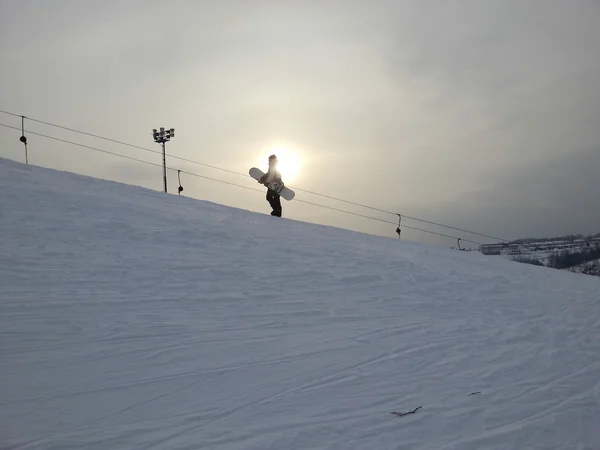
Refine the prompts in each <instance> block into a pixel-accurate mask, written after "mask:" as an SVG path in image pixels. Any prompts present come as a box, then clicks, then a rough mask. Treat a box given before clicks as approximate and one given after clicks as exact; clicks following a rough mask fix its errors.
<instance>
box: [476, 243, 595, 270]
mask: <svg viewBox="0 0 600 450" xmlns="http://www.w3.org/2000/svg"><path fill="white" fill-rule="evenodd" d="M479 250H480V251H481V253H483V254H484V255H500V256H504V257H506V258H508V259H510V260H513V261H517V262H521V263H527V264H533V265H537V266H546V267H552V268H555V269H570V268H577V267H579V268H580V269H579V270H574V271H577V272H580V273H585V274H589V275H598V273H597V272H598V271H597V270H596V265H595V264H596V263H595V262H596V261H597V260H600V233H598V234H595V235H590V236H584V235H582V234H574V235H567V236H560V237H553V238H526V239H518V240H515V241H512V242H507V243H501V244H487V245H482V246H481V247H480V248H479Z"/></svg>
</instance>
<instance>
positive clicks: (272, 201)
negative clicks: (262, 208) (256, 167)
mask: <svg viewBox="0 0 600 450" xmlns="http://www.w3.org/2000/svg"><path fill="white" fill-rule="evenodd" d="M258 182H259V183H261V184H264V185H265V186H267V201H268V202H269V205H271V208H272V209H273V211H271V215H272V216H277V217H281V213H282V208H281V196H280V195H279V193H278V192H277V191H276V190H274V189H271V187H270V186H269V184H271V183H281V184H283V181H282V180H281V174H280V173H279V171H278V170H277V156H275V155H271V156H269V170H267V173H265V174H264V175H263V176H262V177H261V178H260V180H258Z"/></svg>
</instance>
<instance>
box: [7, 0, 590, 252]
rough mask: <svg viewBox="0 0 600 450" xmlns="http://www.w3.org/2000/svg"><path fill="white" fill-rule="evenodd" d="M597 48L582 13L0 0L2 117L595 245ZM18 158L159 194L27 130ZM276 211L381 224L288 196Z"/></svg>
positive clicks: (534, 4)
mask: <svg viewBox="0 0 600 450" xmlns="http://www.w3.org/2000/svg"><path fill="white" fill-rule="evenodd" d="M599 49H600V2H599V1H597V0H562V1H557V0H536V1H529V0H504V1H498V0H477V1H475V0H472V1H450V0H448V1H445V0H444V1H441V0H440V1H437V2H424V1H421V0H370V1H367V0H365V1H362V0H361V1H358V0H287V1H286V0H279V1H275V0H270V1H267V0H237V1H236V0H214V1H212V0H211V1H209V0H205V1H203V0H173V1H170V2H165V1H152V0H130V1H127V0H122V1H117V0H103V1H102V2H98V1H95V0H93V1H92V0H89V1H88V0H70V1H67V0H52V1H49V0H0V76H1V80H2V82H1V83H0V109H3V110H8V111H12V112H15V113H17V114H24V115H27V116H30V117H33V118H37V119H41V120H45V121H49V122H52V123H57V124H61V125H65V126H67V127H71V128H79V129H82V130H85V131H89V132H92V133H96V134H101V135H106V136H109V137H111V138H113V139H118V140H122V141H127V142H131V143H134V144H137V145H143V146H148V147H150V148H155V149H156V150H158V149H159V147H158V145H157V144H154V143H153V141H152V138H151V134H150V133H151V130H152V128H155V127H161V126H164V127H167V128H171V127H175V128H176V130H177V134H176V137H175V139H174V140H173V141H172V142H170V143H169V144H168V145H167V151H168V153H169V154H171V155H176V156H181V157H185V158H190V159H194V160H198V161H201V162H205V163H208V164H212V165H217V166H220V167H224V168H227V169H230V170H234V171H237V172H242V173H244V174H246V173H247V171H248V169H249V168H250V167H251V166H255V165H259V166H260V167H264V166H265V164H266V161H265V157H266V156H268V155H269V154H270V153H272V152H275V153H278V155H279V157H280V159H281V160H282V164H283V167H284V168H285V164H286V163H287V164H288V168H287V175H288V177H287V179H286V172H285V171H284V173H283V176H284V181H287V182H288V184H290V185H293V186H296V187H301V188H304V189H309V190H313V191H318V192H322V193H325V194H328V195H332V196H339V197H343V198H346V199H349V200H352V201H356V202H361V203H367V204H369V205H373V206H376V207H379V208H383V209H386V210H392V211H397V212H401V213H404V214H409V215H413V216H419V217H423V218H426V219H429V220H434V221H440V222H446V223H450V224H452V225H456V226H459V227H465V228H469V229H475V230H477V231H481V232H483V233H487V234H492V235H499V236H500V237H506V238H509V239H513V238H518V237H525V236H540V237H542V236H549V235H560V234H565V233H579V232H581V233H597V232H600V121H599V120H600V57H599V55H600V53H599V52H600V50H599ZM0 123H3V124H8V125H14V126H20V120H19V119H18V118H14V117H10V116H6V115H2V114H0ZM27 126H28V128H30V129H31V130H33V131H38V132H42V133H46V134H50V135H53V136H57V137H60V138H64V139H69V140H76V141H78V142H81V143H84V144H87V145H93V146H96V147H99V148H102V149H106V150H109V151H114V152H118V153H124V154H127V155H130V156H133V157H136V158H140V159H144V160H149V161H153V162H155V163H159V164H160V163H161V157H160V156H159V155H153V154H150V153H147V152H142V151H136V150H134V149H131V148H127V147H121V146H117V145H112V144H110V143H107V142H102V141H97V140H93V139H88V138H85V137H82V136H78V135H75V134H72V133H69V132H67V131H64V130H58V129H53V128H51V127H47V126H42V125H39V124H35V123H29V124H28V125H27ZM18 137H19V133H18V132H16V131H14V130H9V129H6V128H3V127H0V156H2V157H8V158H12V159H17V160H23V148H22V145H21V144H20V143H19V142H18ZM29 154H30V161H31V162H32V163H33V164H39V165H43V166H46V167H53V168H58V169H62V170H71V171H76V172H79V173H83V174H88V175H92V176H99V177H103V178H107V179H113V180H118V181H124V182H127V183H131V184H141V185H144V186H148V187H151V188H154V189H161V188H162V174H161V171H160V169H158V168H154V167H151V166H144V165H140V164H136V163H133V162H128V161H124V160H122V159H119V158H116V157H112V156H108V155H103V154H98V153H97V152H92V151H89V150H85V149H81V148H76V147H72V146H69V145H68V144H58V143H55V142H51V141H48V140H47V139H43V138H40V137H36V136H29ZM286 158H287V161H286ZM169 164H170V166H172V167H173V168H176V169H183V170H187V171H191V172H196V173H199V174H202V175H205V176H209V177H214V178H219V179H223V180H226V181H231V182H235V183H239V184H243V185H245V186H249V187H253V188H259V187H260V186H259V185H257V184H256V183H255V182H253V180H251V179H250V178H249V177H239V176H235V175H227V174H224V173H221V172H217V171H214V170H212V169H208V168H203V167H200V166H195V165H192V164H190V163H185V162H181V161H176V160H169ZM292 164H295V165H296V166H297V167H294V168H292V167H289V166H291V165H292ZM182 181H183V183H184V188H185V191H184V193H185V194H187V195H190V196H194V197H197V198H201V199H207V200H211V201H215V202H219V203H225V204H228V205H232V206H236V207H242V208H248V209H252V210H255V211H263V212H266V213H268V212H270V209H269V208H268V204H267V203H266V201H265V200H264V195H261V194H258V193H254V192H251V191H246V190H242V189H239V188H235V187H230V186H225V185H220V184H217V183H215V182H212V181H205V180H200V179H198V178H192V177H190V176H189V175H184V177H183V180H182ZM176 188H177V182H176V175H175V174H174V173H173V172H171V173H169V190H170V191H171V192H173V193H176V192H177V191H176ZM297 198H298V199H303V200H308V201H312V202H317V203H323V204H326V205H331V206H333V207H337V208H343V209H349V210H351V211H355V212H358V213H362V214H368V215H374V216H376V217H380V218H383V219H386V220H391V221H394V220H395V219H394V217H393V216H386V215H385V214H379V213H376V212H373V211H369V210H361V209H359V208H356V207H351V206H348V205H344V204H339V203H336V202H333V201H330V200H326V199H320V198H318V197H313V196H310V195H308V194H305V193H303V192H299V193H298V196H297ZM284 215H286V216H288V217H292V218H297V219H301V220H308V221H316V222H320V223H327V224H331V225H337V226H345V227H349V228H353V229H358V230H361V231H367V232H373V233H378V234H387V235H390V236H393V235H394V230H395V227H394V226H393V225H385V224H378V223H376V222H373V221H368V220H365V219H361V218H357V217H352V216H347V215H341V214H339V213H334V212H331V211H328V210H323V209H319V208H316V207H314V206H310V205H306V204H302V203H300V202H291V203H288V202H284ZM406 224H408V225H412V226H417V227H421V226H423V225H422V224H419V223H416V222H410V221H408V220H407V221H406ZM427 228H430V229H433V230H435V231H440V232H443V233H448V234H453V235H455V234H456V235H457V236H462V237H464V238H469V237H474V236H468V235H465V234H464V233H458V232H454V231H451V230H443V229H439V228H432V227H427ZM404 235H405V236H406V237H407V238H410V239H413V240H421V241H426V242H437V243H442V244H444V245H452V244H453V242H452V241H450V240H434V241H432V240H431V239H430V238H428V237H427V236H426V235H423V234H420V233H418V232H414V231H410V230H407V231H406V233H405V234H404ZM475 240H479V239H475Z"/></svg>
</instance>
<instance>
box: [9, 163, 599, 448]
mask: <svg viewBox="0 0 600 450" xmlns="http://www.w3.org/2000/svg"><path fill="white" fill-rule="evenodd" d="M289 207H292V206H291V204H290V206H289ZM267 209H268V208H267V205H265V211H267ZM0 236H1V238H0V239H1V240H0V243H1V247H0V251H1V255H2V258H1V259H0V338H1V342H0V344H1V345H0V354H1V365H0V386H1V388H0V389H1V390H0V448H2V449H22V450H25V449H44V450H52V449H98V450H107V449H129V450H132V449H144V450H149V449H170V450H184V449H204V448H210V449H231V450H237V449H244V450H250V449H261V450H266V449H286V450H290V449H311V450H314V449H343V450H348V449H360V450H365V449H407V450H408V449H410V450H416V449H426V450H434V449H447V450H449V449H457V450H458V449H460V450H471V449H513V450H514V449H560V450H564V449H571V450H576V449H590V450H591V449H598V448H599V447H600V426H599V425H600V358H599V355H600V280H599V279H598V278H594V277H589V276H585V275H579V274H573V273H568V272H559V271H557V270H552V269H547V268H542V267H534V266H529V265H525V264H515V263H514V262H510V261H507V260H505V259H503V258H490V257H486V256H483V255H480V254H478V253H476V252H459V251H453V250H450V249H443V248H435V247H429V246H425V245H420V244H414V243H408V242H401V241H398V240H397V239H387V238H382V237H375V236H369V235H364V234H359V233H355V232H350V231H346V230H340V229H336V228H331V227H324V226H318V225H311V224H306V223H301V222H294V221H290V220H286V219H279V218H273V217H271V216H268V215H266V214H265V215H260V214H255V213H249V212H246V211H242V210H237V209H232V208H227V207H223V206H219V205H215V204H212V203H207V202H200V201H196V200H192V199H187V198H184V197H177V196H172V195H166V194H163V193H160V192H155V191H150V190H145V189H141V188H136V187H131V186H126V185H123V184H117V183H111V182H106V181H101V180H96V179H91V178H86V177H81V176H77V175H73V174H69V173H62V172H56V171H52V170H46V169H41V168H36V167H27V166H24V165H21V164H18V163H14V162H11V161H7V160H2V159H0ZM475 392H478V393H477V394H474V395H471V394H473V393H475ZM418 406H422V408H421V409H419V410H417V411H416V412H415V413H414V414H409V415H405V416H397V415H394V414H391V412H392V411H395V412H400V413H402V412H408V411H412V410H414V409H415V408H417V407H418Z"/></svg>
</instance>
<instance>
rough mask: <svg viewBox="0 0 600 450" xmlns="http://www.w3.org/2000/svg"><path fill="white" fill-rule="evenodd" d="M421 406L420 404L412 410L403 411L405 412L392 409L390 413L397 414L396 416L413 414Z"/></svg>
mask: <svg viewBox="0 0 600 450" xmlns="http://www.w3.org/2000/svg"><path fill="white" fill-rule="evenodd" d="M421 408H422V406H419V407H418V408H415V409H413V410H412V411H409V412H405V413H401V412H396V411H392V412H391V414H393V415H395V416H398V417H402V416H407V415H409V414H414V413H416V412H417V411H418V410H420V409H421Z"/></svg>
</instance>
